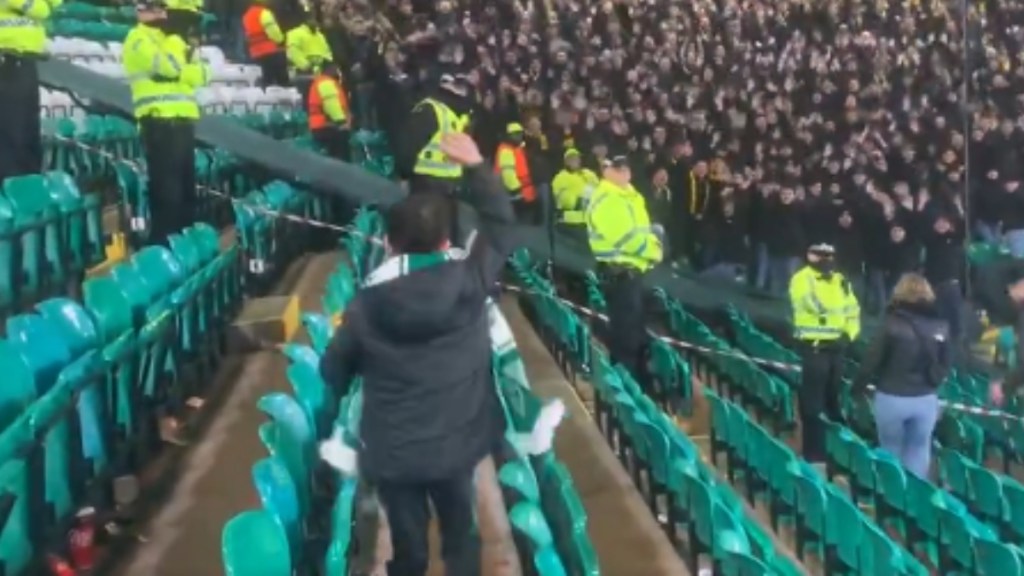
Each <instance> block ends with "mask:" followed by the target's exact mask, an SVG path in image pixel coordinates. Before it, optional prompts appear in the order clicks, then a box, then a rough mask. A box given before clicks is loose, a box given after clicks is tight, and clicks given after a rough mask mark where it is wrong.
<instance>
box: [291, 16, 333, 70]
mask: <svg viewBox="0 0 1024 576" xmlns="http://www.w3.org/2000/svg"><path fill="white" fill-rule="evenodd" d="M285 45H286V50H287V53H288V63H289V64H291V66H292V68H293V69H294V70H295V72H296V73H297V74H304V75H313V74H319V73H320V67H321V66H323V64H324V63H325V62H330V61H331V60H333V56H332V54H331V45H330V44H328V43H327V37H326V36H324V33H323V32H321V31H320V30H318V29H317V30H314V29H313V28H311V27H310V26H309V25H308V24H303V25H302V26H299V27H297V28H292V29H291V30H289V31H288V36H287V39H286V41H285Z"/></svg>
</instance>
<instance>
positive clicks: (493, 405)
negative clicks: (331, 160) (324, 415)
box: [320, 134, 515, 576]
mask: <svg viewBox="0 0 1024 576" xmlns="http://www.w3.org/2000/svg"><path fill="white" fill-rule="evenodd" d="M442 150H443V151H444V152H445V154H447V155H448V157H449V158H451V159H452V160H453V161H455V162H457V163H459V164H461V165H462V166H464V167H465V176H466V180H467V182H466V183H467V188H468V189H469V192H470V194H471V195H472V198H470V199H469V201H470V203H471V204H473V206H474V207H475V208H476V209H477V211H478V212H479V214H480V217H481V222H486V223H487V224H488V226H487V227H486V228H482V229H481V231H480V235H479V237H478V238H477V239H476V241H475V242H474V244H473V245H472V246H471V247H470V249H469V253H468V255H467V256H466V257H465V258H461V259H458V258H457V259H448V258H445V257H444V254H445V253H446V250H448V248H449V247H450V238H449V229H450V222H449V220H448V219H449V217H450V216H449V215H450V212H449V211H448V209H447V204H446V203H445V201H444V197H443V196H440V195H437V194H415V193H414V194H410V195H409V196H408V197H406V198H405V199H403V200H402V201H401V202H399V203H398V204H396V205H394V206H392V207H391V208H390V209H388V211H387V215H386V226H387V234H388V236H387V242H388V247H389V251H390V252H391V253H392V254H399V255H402V256H406V257H407V258H406V259H404V260H403V261H406V262H413V261H417V262H425V261H431V263H430V265H429V266H423V267H419V268H418V269H413V267H412V266H409V267H407V269H406V270H403V273H402V274H400V275H397V276H396V277H394V278H393V279H390V280H388V281H385V282H381V283H378V284H373V282H368V284H373V285H368V286H367V287H364V288H363V289H362V290H360V291H359V292H358V293H357V294H356V296H355V297H354V298H353V300H352V301H351V302H350V303H349V305H348V308H347V309H346V311H345V322H344V324H342V325H341V326H339V327H338V329H337V331H336V332H335V334H334V338H333V339H332V341H331V343H330V345H329V347H328V349H327V350H326V352H325V353H324V356H323V360H322V363H321V366H320V371H321V375H322V376H323V378H324V381H325V382H326V383H327V384H328V385H329V386H331V387H333V388H334V389H335V390H336V391H338V392H339V393H341V394H344V393H345V392H346V391H347V388H348V386H349V384H350V382H351V381H352V379H353V377H355V376H362V377H363V414H362V419H361V430H360V439H361V441H362V446H361V448H360V451H359V467H360V470H359V473H360V475H361V477H362V478H364V479H365V480H366V481H368V482H370V483H372V484H374V485H376V487H377V489H378V493H379V495H380V499H381V501H382V503H383V506H384V509H385V511H386V512H387V517H388V522H389V525H390V530H391V539H392V544H393V548H394V556H393V558H392V560H391V561H390V562H389V563H388V573H389V574H399V575H420V574H424V573H426V570H427V563H428V553H429V552H428V546H427V527H428V523H429V515H430V512H429V510H430V509H429V506H428V505H427V501H428V499H429V500H430V501H432V502H433V504H434V508H435V510H436V511H437V515H438V520H439V522H440V526H441V537H442V540H443V542H444V544H443V550H444V552H443V556H444V561H445V566H446V568H447V571H448V574H452V575H456V576H475V575H477V574H479V573H480V542H479V535H478V534H476V531H475V528H474V520H473V518H474V513H473V509H474V503H475V499H476V493H475V490H474V486H473V471H474V468H475V467H476V465H477V464H478V463H479V462H480V461H481V460H483V459H484V458H485V457H487V455H488V454H490V453H491V451H492V449H493V448H494V447H495V446H497V445H498V444H499V442H500V441H501V437H502V434H503V432H504V417H503V414H502V410H501V406H500V403H499V400H498V397H497V393H496V391H495V386H494V382H493V378H492V372H491V360H492V350H491V346H490V343H491V333H490V331H489V330H490V326H489V322H488V312H487V305H486V303H487V298H488V292H490V291H491V290H492V288H493V287H494V286H495V284H496V282H497V281H498V279H499V276H500V275H501V273H502V269H503V268H504V265H505V260H506V258H507V257H508V256H509V254H510V253H511V252H512V250H513V248H514V245H513V242H512V240H511V238H510V233H509V231H508V230H506V229H505V227H506V226H507V225H510V224H513V223H514V222H515V219H514V216H513V212H512V206H511V203H510V202H509V196H508V194H506V193H505V192H504V190H503V189H502V187H501V185H500V184H499V183H498V182H497V180H496V179H495V177H494V175H493V174H492V173H491V170H490V169H489V167H488V166H485V165H484V163H483V158H482V157H481V155H480V151H479V150H478V149H477V146H476V144H475V143H474V142H473V140H472V139H471V138H470V137H469V136H466V135H464V134H452V135H450V136H449V137H447V138H446V139H445V140H444V141H443V142H442ZM374 274H376V272H375V273H374ZM372 276H373V275H371V277H372Z"/></svg>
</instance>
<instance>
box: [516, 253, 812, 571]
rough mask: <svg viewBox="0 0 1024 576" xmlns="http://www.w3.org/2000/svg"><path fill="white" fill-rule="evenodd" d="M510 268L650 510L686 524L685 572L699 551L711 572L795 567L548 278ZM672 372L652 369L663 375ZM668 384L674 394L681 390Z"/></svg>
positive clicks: (524, 266) (521, 266)
mask: <svg viewBox="0 0 1024 576" xmlns="http://www.w3.org/2000/svg"><path fill="white" fill-rule="evenodd" d="M513 268H514V269H515V270H516V272H517V275H518V278H519V280H520V282H521V283H522V285H523V286H524V287H527V289H528V292H527V293H526V294H524V296H523V298H522V300H521V301H522V302H524V303H525V304H526V305H527V306H528V308H529V310H530V313H531V314H530V315H531V316H532V317H534V318H535V319H536V322H537V326H538V330H539V332H540V333H541V334H542V336H544V338H545V340H547V341H548V342H549V343H550V345H551V346H552V348H553V350H554V351H555V354H556V356H557V357H561V358H565V359H566V360H565V362H564V363H563V365H564V366H566V367H567V368H568V369H569V370H570V372H574V371H578V372H579V373H580V374H583V375H586V376H587V377H588V378H589V381H590V383H591V385H592V386H593V387H594V393H595V413H596V414H595V417H596V421H597V424H598V426H599V427H600V428H601V430H602V432H603V433H604V434H605V436H606V438H607V439H608V441H609V444H610V445H611V446H612V447H613V448H615V449H617V450H616V451H617V453H618V454H619V457H620V459H621V461H622V463H623V466H625V467H626V469H627V470H628V471H630V473H631V475H632V476H633V479H634V482H635V483H636V484H637V487H638V488H639V489H640V490H641V492H642V493H643V495H644V497H645V499H646V500H647V502H648V505H649V506H650V507H651V510H652V513H654V514H656V515H661V514H664V516H665V517H666V518H667V520H666V522H664V528H665V530H666V532H667V534H668V535H669V537H670V538H672V539H673V541H674V542H676V543H678V540H677V537H678V534H677V525H681V526H683V527H684V528H685V532H686V535H687V538H686V539H685V543H686V547H687V549H688V552H689V553H688V562H689V564H690V568H691V572H692V573H697V567H698V560H699V559H700V558H701V557H706V558H708V559H709V560H710V561H711V562H712V563H713V565H714V569H715V573H716V574H717V573H725V574H745V573H747V572H743V571H742V570H747V569H763V571H762V572H755V573H758V574H780V575H789V574H799V573H800V571H799V569H798V568H797V567H796V566H794V565H793V564H792V563H791V562H790V561H789V560H788V559H786V558H785V557H784V556H782V555H780V554H778V553H777V550H775V548H774V545H773V543H772V541H771V539H770V537H769V535H768V534H767V533H765V531H764V530H763V529H762V528H761V527H760V526H759V525H758V524H757V522H756V520H754V518H753V517H752V516H751V515H750V514H749V513H748V511H747V509H746V508H745V507H744V505H743V504H742V501H741V500H740V499H739V498H738V496H737V495H736V493H735V492H734V491H733V490H732V488H731V487H729V486H728V485H727V484H726V483H725V482H723V481H722V480H720V479H719V478H718V476H717V474H716V473H715V471H714V470H713V469H712V468H710V467H708V466H707V465H706V464H705V463H704V462H703V461H702V460H701V458H700V454H699V449H698V447H697V446H696V445H695V444H694V443H693V442H692V441H691V440H690V439H689V437H688V436H686V435H685V434H684V433H683V432H682V431H681V430H679V429H678V428H677V427H676V425H675V422H673V421H672V419H671V418H669V417H668V415H667V414H666V413H665V411H664V410H663V409H662V407H659V406H658V405H657V404H656V403H655V402H654V401H653V400H652V399H651V398H649V397H647V396H646V395H644V394H643V393H642V392H641V391H640V389H639V386H638V385H637V384H636V382H635V381H634V380H633V378H632V376H630V375H629V374H628V373H626V372H625V371H624V370H623V369H622V368H621V367H614V368H613V367H612V366H611V364H610V362H609V360H608V357H607V356H606V355H605V353H604V352H603V351H601V350H600V349H597V348H594V347H592V344H591V342H590V338H589V329H588V328H587V326H586V325H585V323H584V322H582V321H581V320H580V318H579V317H578V316H577V315H576V313H575V312H573V311H572V310H571V309H570V308H569V307H568V306H566V305H565V304H564V303H563V302H562V301H560V300H559V299H558V298H557V295H556V294H555V293H554V288H553V287H552V286H551V284H550V283H549V282H548V281H547V280H545V279H543V278H541V277H539V275H538V274H536V273H535V272H534V271H533V270H531V269H530V266H529V264H528V262H527V259H526V258H525V257H523V256H521V255H520V256H517V257H516V258H514V259H513ZM583 350H586V351H585V352H584V351H583ZM683 364H685V361H683V360H682V358H676V359H674V360H673V363H672V364H670V365H671V366H675V367H678V366H680V365H683ZM673 370H676V368H673ZM682 373H685V374H688V373H689V372H688V370H683V371H682ZM573 376H574V375H573ZM672 378H674V376H667V375H664V374H661V375H659V376H658V380H660V381H662V382H669V381H672ZM689 385H690V384H689V382H688V381H687V383H686V386H687V387H688V386H689ZM665 389H668V390H672V388H669V387H666V388H665ZM675 390H676V391H677V392H676V393H679V392H680V391H681V390H682V389H681V388H675ZM661 497H666V498H667V499H668V503H669V504H668V507H667V509H665V510H663V509H661V508H660V507H659V505H658V502H659V500H660V498H661Z"/></svg>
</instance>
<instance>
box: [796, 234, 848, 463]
mask: <svg viewBox="0 0 1024 576" xmlns="http://www.w3.org/2000/svg"><path fill="white" fill-rule="evenodd" d="M834 259H835V248H833V247H832V246H831V245H829V244H815V245H813V246H811V247H810V248H809V249H808V251H807V265H806V266H804V267H803V268H801V269H800V270H798V271H797V273H796V274H794V275H793V278H792V279H791V280H790V282H789V299H790V303H791V305H792V310H793V331H794V336H795V338H796V340H797V341H798V342H799V344H800V352H801V354H800V357H801V370H802V372H801V374H802V376H801V379H802V383H801V385H800V402H799V407H800V421H801V428H802V437H803V451H804V458H805V459H807V461H809V462H811V463H815V464H818V463H822V462H824V461H825V440H824V438H825V428H824V425H823V422H822V420H821V417H822V416H824V417H826V418H828V419H829V420H833V421H838V420H839V419H840V417H841V412H840V404H839V399H840V395H841V393H842V375H843V358H844V356H845V352H846V350H847V348H848V347H849V345H850V343H851V342H853V341H854V340H856V339H857V336H858V335H859V334H860V304H859V303H858V302H857V296H856V295H854V293H853V289H852V287H851V286H850V282H849V281H848V280H847V279H846V278H845V277H843V275H842V274H841V273H839V272H838V271H836V270H835V261H834Z"/></svg>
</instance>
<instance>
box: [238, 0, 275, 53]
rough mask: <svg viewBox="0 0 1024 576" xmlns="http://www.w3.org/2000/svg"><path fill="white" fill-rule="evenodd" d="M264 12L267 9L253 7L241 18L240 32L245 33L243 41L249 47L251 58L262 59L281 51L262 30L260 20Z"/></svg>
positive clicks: (264, 7)
mask: <svg viewBox="0 0 1024 576" xmlns="http://www.w3.org/2000/svg"><path fill="white" fill-rule="evenodd" d="M264 10H269V8H267V7H266V6H260V5H253V6H250V7H249V9H248V10H246V11H245V15H244V16H242V30H244V31H245V41H246V43H247V44H248V45H249V56H250V57H252V58H262V57H264V56H269V55H271V54H273V53H275V52H280V51H281V46H280V45H278V44H277V43H276V42H274V41H273V40H271V39H270V37H269V36H267V31H266V30H264V29H263V23H262V22H261V21H260V20H261V17H262V16H263V12H264Z"/></svg>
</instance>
